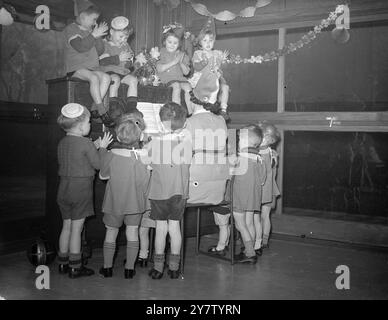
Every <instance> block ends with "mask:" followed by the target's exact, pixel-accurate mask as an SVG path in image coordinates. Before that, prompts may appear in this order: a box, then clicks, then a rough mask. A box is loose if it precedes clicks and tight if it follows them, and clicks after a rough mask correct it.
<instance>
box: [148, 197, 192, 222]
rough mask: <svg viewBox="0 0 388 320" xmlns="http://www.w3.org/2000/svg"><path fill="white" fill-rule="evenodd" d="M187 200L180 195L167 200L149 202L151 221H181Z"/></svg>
mask: <svg viewBox="0 0 388 320" xmlns="http://www.w3.org/2000/svg"><path fill="white" fill-rule="evenodd" d="M186 201H187V199H183V198H182V196H181V195H175V196H172V197H171V198H170V199H167V200H150V202H151V215H150V217H151V219H153V220H181V219H182V217H183V213H184V212H185V208H186Z"/></svg>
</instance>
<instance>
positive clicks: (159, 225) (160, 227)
mask: <svg viewBox="0 0 388 320" xmlns="http://www.w3.org/2000/svg"><path fill="white" fill-rule="evenodd" d="M167 231H168V225H167V221H166V220H156V232H155V256H154V269H155V270H157V271H159V272H160V273H163V269H164V260H165V258H164V250H165V249H166V236H167Z"/></svg>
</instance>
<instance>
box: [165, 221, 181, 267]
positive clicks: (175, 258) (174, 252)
mask: <svg viewBox="0 0 388 320" xmlns="http://www.w3.org/2000/svg"><path fill="white" fill-rule="evenodd" d="M168 233H169V235H170V240H171V243H170V245H171V248H170V249H171V252H170V257H169V259H168V267H169V269H170V270H171V271H178V269H179V262H180V260H181V255H180V252H181V246H182V235H181V228H180V223H179V220H168Z"/></svg>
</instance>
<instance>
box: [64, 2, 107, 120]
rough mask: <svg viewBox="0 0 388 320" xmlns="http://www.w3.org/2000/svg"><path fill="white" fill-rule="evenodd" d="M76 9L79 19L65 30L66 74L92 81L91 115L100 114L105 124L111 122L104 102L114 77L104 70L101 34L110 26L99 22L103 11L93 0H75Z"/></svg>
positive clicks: (96, 115)
mask: <svg viewBox="0 0 388 320" xmlns="http://www.w3.org/2000/svg"><path fill="white" fill-rule="evenodd" d="M74 9H75V10H74V11H75V16H76V21H75V22H73V23H71V24H69V25H68V26H67V27H66V28H65V30H64V35H65V38H66V40H65V46H64V47H65V49H64V56H65V68H66V74H67V75H68V76H72V77H75V78H78V79H81V80H85V81H88V82H89V84H90V95H91V96H92V98H93V105H92V107H91V114H92V117H93V118H98V117H101V119H102V121H103V122H104V124H106V125H111V122H112V120H111V119H110V117H109V115H108V114H107V111H108V108H107V107H106V106H104V103H103V99H104V96H105V95H106V93H107V91H108V89H109V86H110V81H111V79H110V76H109V75H108V74H106V73H105V72H102V71H101V69H100V65H99V59H98V57H99V55H100V54H101V53H102V52H103V50H104V44H103V42H102V37H103V36H104V35H106V32H107V30H108V26H107V25H106V23H102V24H100V25H97V24H96V21H97V19H98V17H99V16H100V11H99V9H98V8H97V7H96V6H94V5H93V3H91V2H90V1H88V0H76V1H75V7H74Z"/></svg>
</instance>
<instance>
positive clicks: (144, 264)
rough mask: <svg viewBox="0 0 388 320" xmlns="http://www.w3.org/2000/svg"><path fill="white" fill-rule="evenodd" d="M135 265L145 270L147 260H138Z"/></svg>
mask: <svg viewBox="0 0 388 320" xmlns="http://www.w3.org/2000/svg"><path fill="white" fill-rule="evenodd" d="M136 263H137V264H138V265H139V266H140V267H142V268H146V267H147V264H148V259H144V258H138V259H137V261H136Z"/></svg>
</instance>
